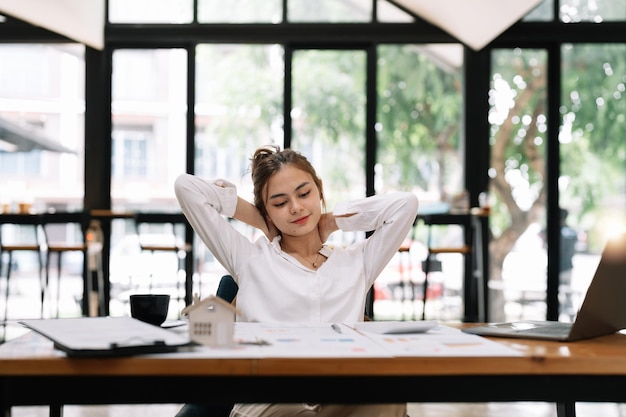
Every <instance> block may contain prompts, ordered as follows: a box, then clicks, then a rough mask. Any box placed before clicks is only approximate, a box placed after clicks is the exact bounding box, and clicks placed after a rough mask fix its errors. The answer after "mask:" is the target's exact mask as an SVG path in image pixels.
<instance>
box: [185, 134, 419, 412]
mask: <svg viewBox="0 0 626 417" xmlns="http://www.w3.org/2000/svg"><path fill="white" fill-rule="evenodd" d="M251 174H252V182H253V187H254V204H251V203H249V202H247V201H246V200H244V199H242V198H241V197H238V196H237V190H236V188H235V186H234V185H232V184H230V183H228V182H226V181H224V180H216V181H209V180H206V179H202V178H198V177H195V176H192V175H189V174H183V175H181V176H180V177H178V179H177V180H176V184H175V191H176V197H177V198H178V201H179V203H180V206H181V208H182V210H183V213H184V214H185V216H186V218H187V219H188V221H189V222H190V224H191V225H192V226H193V228H194V230H195V231H196V233H198V235H199V236H200V238H201V239H202V241H203V242H204V243H205V244H206V246H207V247H208V248H209V250H210V251H211V253H212V254H213V255H214V256H215V258H216V259H217V260H218V261H219V262H220V263H221V264H222V266H223V267H224V268H225V269H226V270H227V271H228V272H229V273H230V274H231V275H232V276H233V277H235V280H236V281H237V284H238V286H239V291H238V293H237V308H238V309H239V310H240V314H239V315H238V316H237V320H238V321H252V322H320V323H331V322H346V323H351V322H357V321H362V320H363V312H364V309H365V300H366V295H367V292H368V290H369V288H370V287H371V286H372V285H373V284H374V281H375V280H376V277H378V275H379V274H380V273H381V272H382V270H383V269H384V268H385V266H386V265H387V264H388V262H389V261H390V260H391V258H392V257H393V256H394V255H395V254H396V253H397V250H398V247H399V246H400V245H401V244H402V242H403V241H404V239H405V238H406V236H407V234H408V232H409V230H410V228H411V226H412V224H413V221H414V220H415V217H416V215H417V206H418V202H417V197H415V195H413V194H411V193H394V194H391V195H386V196H373V197H369V198H362V199H359V200H356V201H351V202H343V203H339V204H338V205H337V206H336V207H335V210H334V211H333V212H329V213H325V212H324V210H323V209H324V208H325V204H324V194H323V190H322V181H321V180H320V179H319V178H318V176H317V174H316V172H315V169H314V168H313V166H312V165H311V164H310V163H309V161H308V160H307V159H306V158H305V157H304V156H302V155H301V154H300V153H298V152H295V151H293V150H291V149H285V150H282V151H280V150H279V148H278V147H275V146H266V147H262V148H259V149H257V150H256V152H255V153H254V156H253V157H252V167H251ZM226 217H232V218H235V219H237V220H240V221H243V222H245V223H247V224H249V225H251V226H254V227H256V228H258V229H260V230H261V231H262V232H263V233H264V234H265V237H267V238H265V237H261V238H259V239H257V240H256V241H255V242H251V241H250V240H249V239H248V238H247V237H246V236H244V235H242V234H241V233H239V232H238V231H237V230H236V229H235V228H234V227H232V225H231V224H230V223H229V221H228V220H227V219H226ZM339 229H341V230H343V231H373V232H374V233H373V234H372V235H371V236H370V237H369V238H368V239H365V240H363V241H360V242H356V243H354V244H352V245H350V246H347V247H330V246H327V245H325V244H324V242H325V241H326V239H327V238H328V236H329V235H330V234H331V233H333V232H334V231H337V230H339ZM295 415H298V416H308V415H311V416H320V417H322V416H323V417H326V416H355V417H356V416H359V417H370V416H372V417H373V416H381V417H382V416H384V417H394V416H398V417H405V416H406V404H384V405H383V404H374V405H326V404H321V405H320V404H313V405H312V404H236V405H235V407H234V408H233V411H232V412H231V416H232V417H239V416H263V417H265V416H295Z"/></svg>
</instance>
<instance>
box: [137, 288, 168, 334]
mask: <svg viewBox="0 0 626 417" xmlns="http://www.w3.org/2000/svg"><path fill="white" fill-rule="evenodd" d="M169 306H170V296H169V294H133V295H131V296H130V315H131V316H132V317H134V318H136V319H137V320H141V321H144V322H146V323H150V324H154V325H155V326H160V325H161V324H163V322H164V321H165V319H166V318H167V312H168V309H169Z"/></svg>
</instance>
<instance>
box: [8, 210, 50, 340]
mask: <svg viewBox="0 0 626 417" xmlns="http://www.w3.org/2000/svg"><path fill="white" fill-rule="evenodd" d="M40 222H41V219H40V216H39V215H37V214H2V216H0V278H1V277H2V272H3V268H2V265H3V261H4V260H5V258H6V262H5V263H4V265H5V267H4V274H5V275H4V276H5V278H6V282H5V289H4V291H5V292H4V316H3V317H2V327H3V336H2V339H1V340H0V341H4V339H5V338H6V325H7V319H8V311H9V293H10V285H11V272H12V271H13V270H14V268H16V265H18V264H16V262H17V261H16V259H15V258H14V254H15V253H16V252H22V253H23V252H31V253H32V254H34V255H35V257H36V258H37V266H38V272H39V285H40V294H41V296H40V301H41V317H43V302H44V293H45V286H44V282H43V269H44V259H43V244H44V238H43V236H42V234H43V233H42V231H41V228H40ZM5 254H6V256H5Z"/></svg>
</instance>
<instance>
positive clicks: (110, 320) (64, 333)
mask: <svg viewBox="0 0 626 417" xmlns="http://www.w3.org/2000/svg"><path fill="white" fill-rule="evenodd" d="M20 324H22V325H23V326H26V327H27V328H29V329H31V330H33V331H35V332H37V333H39V334H41V335H43V336H45V337H47V338H48V339H50V340H51V341H52V342H53V343H54V347H55V348H56V349H59V350H61V351H63V352H65V353H66V354H67V356H69V357H103V356H109V357H110V356H131V355H140V354H148V353H167V352H176V351H178V350H180V349H181V348H183V347H187V346H191V345H192V344H193V343H192V342H191V341H190V340H189V337H188V335H182V334H179V333H175V332H173V331H171V330H166V329H163V328H161V327H158V326H153V325H152V324H148V323H144V322H142V321H140V320H137V319H134V318H132V317H78V318H61V319H33V320H21V321H20Z"/></svg>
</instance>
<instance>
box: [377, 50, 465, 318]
mask: <svg viewBox="0 0 626 417" xmlns="http://www.w3.org/2000/svg"><path fill="white" fill-rule="evenodd" d="M462 73H463V47H462V46H461V45H458V44H455V45H382V46H379V47H378V82H377V90H378V95H377V100H378V109H377V115H376V133H377V143H378V146H377V163H376V168H375V186H376V193H377V194H380V193H388V192H393V191H398V190H402V191H411V192H414V193H415V194H416V195H418V197H419V199H420V211H421V212H422V213H423V212H426V211H428V210H434V211H437V210H439V211H441V210H443V211H445V210H446V209H445V208H444V209H441V208H437V207H442V206H443V205H442V204H441V202H442V201H445V200H448V198H449V197H451V196H454V195H462V191H463V188H464V185H463V160H464V151H463V146H462V145H461V140H460V138H461V130H462V128H461V126H462V114H463V112H462V110H463V106H462V104H463V100H462V85H463V82H462ZM424 86H428V88H424ZM429 207H430V208H429ZM433 232H434V233H433V236H434V237H433V240H432V243H433V244H440V245H442V246H450V245H455V246H462V244H463V229H461V228H460V227H459V226H445V227H438V226H435V227H434V230H433ZM415 233H416V235H411V236H409V237H410V238H411V240H412V242H411V246H410V250H409V251H408V252H404V253H399V254H398V255H397V256H396V259H395V260H394V261H392V262H391V263H390V265H389V267H388V268H387V269H386V271H385V273H383V274H381V277H380V278H379V279H378V280H377V283H376V291H377V294H378V297H377V301H376V304H375V312H376V317H377V318H384V319H403V318H405V317H417V316H420V317H421V315H422V311H423V304H422V303H421V301H418V298H421V296H419V295H415V294H421V292H422V288H423V282H424V274H423V269H422V268H423V263H422V261H424V260H425V259H426V255H427V248H426V246H425V244H426V242H427V241H428V236H427V233H428V229H427V228H426V227H424V226H423V224H421V223H420V224H419V225H418V227H417V228H416V229H415ZM437 242H438V243H437ZM443 242H445V243H443ZM463 259H464V258H463V256H461V255H460V254H458V253H450V254H440V255H437V258H436V259H434V260H433V261H431V266H432V270H431V273H429V280H430V284H429V290H428V294H429V297H430V299H431V300H432V302H430V304H429V303H427V315H429V316H430V317H432V315H433V314H436V316H437V317H438V318H442V319H443V318H445V319H446V320H459V319H460V318H461V317H462V316H463V312H462V307H463V303H462V300H461V292H462V280H463V268H464V266H463ZM435 264H436V265H437V266H436V267H435V266H434V265H435ZM409 282H411V285H410V286H409ZM442 288H445V292H444V291H441V289H442ZM409 294H410V295H409ZM406 296H409V297H411V298H414V299H412V300H411V302H410V303H408V306H409V307H410V310H407V303H406V301H407V300H406V299H404V297H406ZM398 306H400V307H401V308H398ZM431 309H432V310H431Z"/></svg>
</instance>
